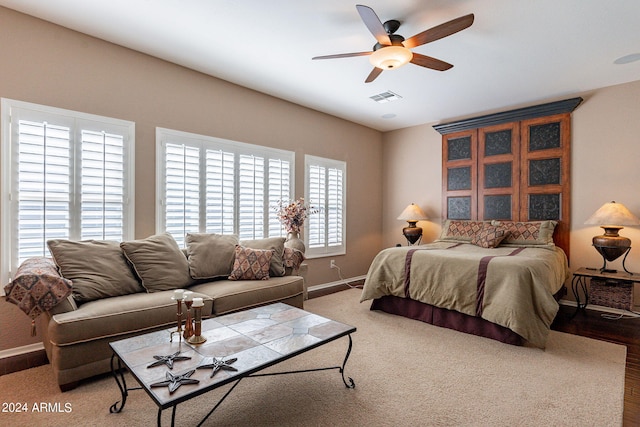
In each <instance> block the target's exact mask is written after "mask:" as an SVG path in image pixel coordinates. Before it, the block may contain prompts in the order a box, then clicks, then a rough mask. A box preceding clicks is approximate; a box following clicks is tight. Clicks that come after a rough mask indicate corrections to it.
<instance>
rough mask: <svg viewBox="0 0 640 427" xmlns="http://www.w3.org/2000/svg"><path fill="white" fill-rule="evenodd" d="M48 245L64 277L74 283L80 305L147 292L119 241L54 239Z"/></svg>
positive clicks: (74, 296) (76, 298) (74, 290)
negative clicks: (123, 252)
mask: <svg viewBox="0 0 640 427" xmlns="http://www.w3.org/2000/svg"><path fill="white" fill-rule="evenodd" d="M47 246H49V251H50V252H51V255H52V257H53V260H54V262H55V263H56V265H57V266H58V269H59V270H60V274H61V275H62V277H64V278H65V279H68V280H71V282H72V286H73V290H72V293H73V298H74V299H75V300H76V301H78V302H80V303H84V302H88V301H93V300H96V299H100V298H108V297H114V296H119V295H127V294H132V293H136V292H141V291H142V290H143V289H142V287H141V286H140V283H139V282H138V279H136V276H135V274H134V273H133V271H131V268H130V267H129V264H128V263H127V260H126V258H125V257H124V255H123V254H122V250H121V249H120V246H118V242H109V241H100V240H84V241H73V240H64V239H54V240H49V241H48V242H47Z"/></svg>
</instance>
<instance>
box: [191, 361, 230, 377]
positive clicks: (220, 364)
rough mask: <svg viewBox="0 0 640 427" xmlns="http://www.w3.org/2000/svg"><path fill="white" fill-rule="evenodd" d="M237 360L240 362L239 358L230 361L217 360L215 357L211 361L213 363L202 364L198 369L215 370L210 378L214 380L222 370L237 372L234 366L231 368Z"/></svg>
mask: <svg viewBox="0 0 640 427" xmlns="http://www.w3.org/2000/svg"><path fill="white" fill-rule="evenodd" d="M236 360H238V358H237V357H234V358H233V359H229V360H223V359H216V358H215V357H213V358H212V360H211V363H205V364H202V365H200V366H198V367H197V368H196V369H204V368H212V369H213V370H212V371H211V376H210V377H209V378H213V376H214V375H215V374H216V373H217V372H218V371H219V370H220V369H224V370H225V371H237V369H236V368H234V367H233V366H229V365H231V364H232V363H233V362H235V361H236Z"/></svg>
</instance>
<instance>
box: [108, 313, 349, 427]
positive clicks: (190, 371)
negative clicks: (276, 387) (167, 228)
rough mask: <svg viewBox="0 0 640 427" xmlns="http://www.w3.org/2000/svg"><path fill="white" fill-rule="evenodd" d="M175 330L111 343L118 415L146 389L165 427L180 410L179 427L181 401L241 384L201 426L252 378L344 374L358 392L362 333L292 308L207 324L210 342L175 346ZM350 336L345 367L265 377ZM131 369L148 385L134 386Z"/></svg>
mask: <svg viewBox="0 0 640 427" xmlns="http://www.w3.org/2000/svg"><path fill="white" fill-rule="evenodd" d="M171 331H175V327H173V328H169V329H166V330H161V331H157V332H151V333H148V334H144V335H140V336H136V337H132V338H127V339H123V340H120V341H115V342H112V343H109V345H110V346H111V349H112V350H113V355H112V357H111V370H112V373H113V376H114V378H115V380H116V383H117V385H118V388H119V389H120V392H121V396H122V398H121V400H119V401H117V402H116V403H114V404H113V405H111V408H110V412H112V413H117V412H121V411H122V409H123V408H124V406H125V404H126V402H127V396H128V392H129V391H130V390H140V389H142V390H144V391H146V392H147V394H148V395H149V397H151V399H152V400H153V401H154V402H155V404H156V405H157V406H158V417H157V424H158V426H160V425H161V421H162V411H163V410H165V409H168V408H172V414H171V425H174V424H175V418H176V408H177V406H178V404H180V403H182V402H185V401H187V400H189V399H191V398H194V397H196V396H199V395H201V394H203V393H206V392H209V391H211V390H214V389H216V388H218V387H221V386H223V385H226V384H229V383H234V384H233V385H232V387H231V388H230V389H229V390H228V391H227V392H226V393H225V394H224V395H223V396H222V397H221V398H220V400H219V401H218V402H217V403H216V404H215V406H213V408H212V409H211V411H210V412H209V413H208V414H207V415H206V416H205V417H204V418H203V419H202V421H201V422H200V424H199V425H201V424H202V423H204V421H205V420H206V419H207V418H209V416H211V414H212V413H213V412H214V411H215V410H216V409H217V408H218V407H219V406H220V404H221V403H222V402H223V401H224V400H225V399H226V398H227V396H229V394H231V392H232V391H233V389H234V388H235V387H236V386H237V385H238V384H239V383H240V381H241V380H243V379H245V378H250V377H264V376H271V375H283V374H291V373H302V372H313V371H324V370H338V371H339V372H340V374H341V375H342V382H343V383H344V385H345V386H346V387H348V388H354V387H355V382H354V381H353V379H352V378H350V377H345V374H344V369H345V365H346V363H347V360H348V359H349V355H350V354H351V348H352V345H353V343H352V340H351V334H352V333H354V332H355V331H356V328H355V327H353V326H349V325H345V324H343V323H340V322H336V321H333V320H331V319H327V318H325V317H322V316H319V315H317V314H313V313H309V312H307V311H305V310H301V309H299V308H296V307H292V306H290V305H287V304H283V303H276V304H271V305H267V306H263V307H257V308H253V309H249V310H244V311H240V312H237V313H232V314H227V315H224V316H219V317H215V318H212V319H207V320H204V321H202V336H203V337H204V338H206V342H204V343H203V344H198V345H193V344H189V343H187V342H186V341H185V340H177V339H175V338H174V339H173V342H170V333H171ZM344 336H347V337H348V339H349V344H348V347H347V352H346V355H345V357H344V360H343V361H342V365H340V366H329V367H321V368H311V369H305V370H297V371H286V372H274V373H258V372H259V371H261V370H263V369H265V368H268V367H270V366H273V365H276V364H278V363H280V362H283V361H285V360H287V359H290V358H292V357H295V356H297V355H299V354H302V353H305V352H307V351H309V350H312V349H314V348H317V347H320V346H322V345H324V344H327V343H329V342H331V341H334V340H336V339H338V338H341V337H344ZM123 365H124V366H125V367H126V368H127V369H128V370H129V372H130V373H131V375H132V376H133V378H134V379H135V380H136V381H137V382H138V383H139V384H140V387H134V388H127V384H126V382H125V378H124V369H123ZM150 365H153V366H150ZM170 366H172V368H171V369H170Z"/></svg>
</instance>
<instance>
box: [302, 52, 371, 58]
mask: <svg viewBox="0 0 640 427" xmlns="http://www.w3.org/2000/svg"><path fill="white" fill-rule="evenodd" d="M372 53H373V52H353V53H338V54H335V55H323V56H314V57H313V58H311V59H336V58H351V57H352V56H366V55H371V54H372Z"/></svg>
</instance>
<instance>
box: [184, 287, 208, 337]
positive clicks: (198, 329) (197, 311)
mask: <svg viewBox="0 0 640 427" xmlns="http://www.w3.org/2000/svg"><path fill="white" fill-rule="evenodd" d="M203 306H204V304H203V302H202V298H194V299H193V305H192V307H193V318H194V319H193V324H194V329H195V330H194V334H193V335H192V336H190V337H189V339H187V342H188V343H189V344H202V343H203V342H205V341H206V340H207V339H206V338H205V337H203V336H202V335H201V334H202V307H203Z"/></svg>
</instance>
